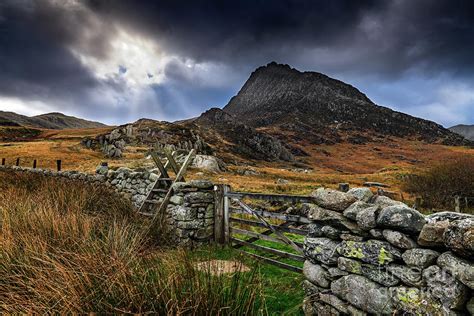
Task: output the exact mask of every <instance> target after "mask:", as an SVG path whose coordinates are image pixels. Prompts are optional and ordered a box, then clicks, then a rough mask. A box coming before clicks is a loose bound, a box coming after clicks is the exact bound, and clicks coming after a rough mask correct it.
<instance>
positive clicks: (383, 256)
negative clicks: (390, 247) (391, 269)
mask: <svg viewBox="0 0 474 316" xmlns="http://www.w3.org/2000/svg"><path fill="white" fill-rule="evenodd" d="M390 261H392V255H391V254H390V252H388V251H387V250H385V248H384V247H382V248H380V251H379V264H380V265H384V264H385V262H390Z"/></svg>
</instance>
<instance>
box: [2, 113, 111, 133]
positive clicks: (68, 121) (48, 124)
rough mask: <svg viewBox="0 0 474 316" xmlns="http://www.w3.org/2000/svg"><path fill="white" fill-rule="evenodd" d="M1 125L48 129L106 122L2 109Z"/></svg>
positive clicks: (80, 126)
mask: <svg viewBox="0 0 474 316" xmlns="http://www.w3.org/2000/svg"><path fill="white" fill-rule="evenodd" d="M0 126H25V127H33V128H47V129H69V128H76V129H77V128H97V127H105V126H106V125H105V124H102V123H99V122H94V121H88V120H84V119H81V118H77V117H74V116H68V115H64V114H62V113H47V114H41V115H37V116H25V115H21V114H17V113H14V112H4V111H0Z"/></svg>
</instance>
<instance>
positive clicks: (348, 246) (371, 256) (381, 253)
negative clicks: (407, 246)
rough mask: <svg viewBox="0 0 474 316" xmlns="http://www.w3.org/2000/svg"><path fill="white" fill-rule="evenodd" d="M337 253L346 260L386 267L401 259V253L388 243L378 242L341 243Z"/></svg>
mask: <svg viewBox="0 0 474 316" xmlns="http://www.w3.org/2000/svg"><path fill="white" fill-rule="evenodd" d="M337 252H338V253H339V254H340V255H342V256H344V257H348V258H355V259H359V260H361V261H363V262H366V263H370V264H374V265H386V264H388V263H390V262H393V261H394V260H395V259H398V258H401V253H400V252H399V251H398V250H397V249H395V248H394V247H392V246H391V245H390V244H389V243H388V242H385V241H380V240H368V241H362V242H357V241H342V242H341V243H340V244H339V246H338V247H337Z"/></svg>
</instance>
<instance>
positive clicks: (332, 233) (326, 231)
mask: <svg viewBox="0 0 474 316" xmlns="http://www.w3.org/2000/svg"><path fill="white" fill-rule="evenodd" d="M321 231H322V233H323V235H324V236H325V237H328V238H331V239H334V240H338V239H340V238H339V236H340V235H341V233H342V231H341V230H339V229H337V228H334V227H332V226H329V225H326V226H323V228H321Z"/></svg>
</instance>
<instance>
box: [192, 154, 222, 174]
mask: <svg viewBox="0 0 474 316" xmlns="http://www.w3.org/2000/svg"><path fill="white" fill-rule="evenodd" d="M193 167H195V168H198V169H201V170H205V171H208V172H213V173H219V172H221V168H220V164H219V160H218V159H217V158H216V157H214V156H210V155H196V157H195V158H194V161H193Z"/></svg>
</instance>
